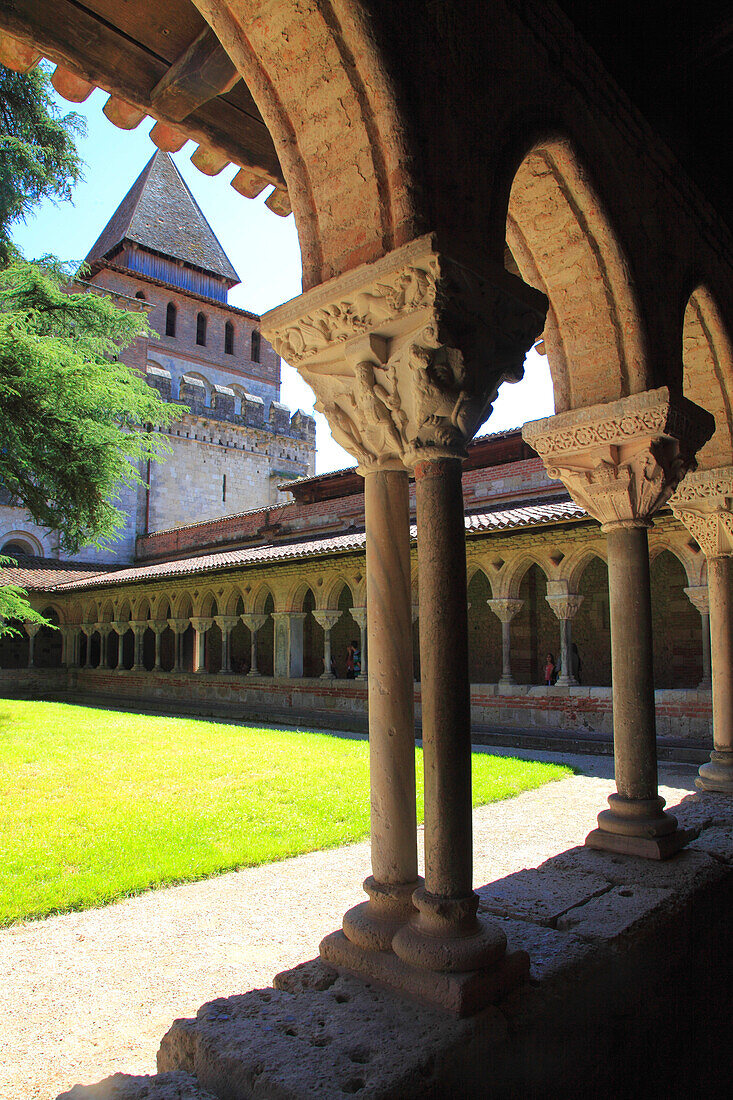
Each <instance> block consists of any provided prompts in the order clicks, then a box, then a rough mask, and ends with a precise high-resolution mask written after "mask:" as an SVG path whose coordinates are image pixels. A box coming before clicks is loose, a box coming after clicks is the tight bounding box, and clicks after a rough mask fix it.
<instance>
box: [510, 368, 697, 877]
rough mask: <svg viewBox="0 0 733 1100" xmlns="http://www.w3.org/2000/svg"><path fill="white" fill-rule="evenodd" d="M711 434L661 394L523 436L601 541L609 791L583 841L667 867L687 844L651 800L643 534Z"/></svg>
mask: <svg viewBox="0 0 733 1100" xmlns="http://www.w3.org/2000/svg"><path fill="white" fill-rule="evenodd" d="M714 429H715V423H714V420H713V417H712V416H711V415H710V414H709V413H707V412H705V411H704V410H703V409H701V408H699V407H698V406H697V405H693V404H692V402H690V401H687V400H686V399H685V398H682V397H679V396H674V395H672V394H671V393H670V391H669V390H668V389H667V388H666V387H665V388H661V389H658V390H646V391H643V392H641V393H636V394H632V395H631V396H630V397H625V398H622V399H621V400H619V401H614V402H610V403H608V404H604V405H593V406H591V407H589V408H584V409H576V410H572V411H569V412H564V413H559V414H558V415H556V416H553V417H547V418H546V419H544V420H536V421H533V422H531V423H529V424H525V426H524V428H523V435H524V438H525V439H526V440H527V442H528V443H529V444H530V446H532V447H534V449H535V450H536V451H537V453H538V454H539V455H540V457H541V458H542V460H543V461H544V464H545V467H546V468H547V472H548V474H549V476H550V477H552V478H559V479H560V480H562V481H563V483H564V484H565V486H566V488H567V490H568V492H569V493H570V495H571V496H572V498H573V500H575V501H576V502H577V503H578V504H580V505H581V506H582V507H583V508H585V509H586V510H587V511H588V512H589V514H590V515H592V516H593V517H594V518H595V519H596V520H598V522H599V523H600V524H601V530H602V531H604V532H605V534H606V539H607V547H608V587H609V599H610V612H611V668H612V685H613V737H614V763H615V773H616V787H617V793H616V794H612V795H611V796H610V797H609V800H608V801H609V807H610V808H609V809H608V810H604V811H602V812H601V813H600V814H599V815H598V828H597V829H594V830H593V831H592V832H591V833H590V834H589V835H588V837H587V838H586V844H587V845H588V846H589V847H592V848H601V849H605V850H607V851H613V852H622V853H624V854H627V855H638V856H644V857H647V858H650V859H666V858H667V857H669V856H671V855H674V853H675V852H677V851H679V850H680V848H682V847H684V845H685V844H686V843H688V841H689V840H690V839H692V836H693V834H692V833H690V832H685V831H682V830H680V829H678V828H677V821H676V819H675V818H674V817H672V816H671V815H670V814H668V813H665V812H664V799H662V798H660V796H659V792H658V784H657V745H656V727H655V714H654V674H653V655H652V621H651V595H650V584H649V546H648V541H647V529H648V527H649V526H650V525H651V518H652V516H653V515H654V513H655V512H656V511H658V509H659V508H661V507H662V506H663V505H664V504H666V503H667V502H668V501H669V499H670V497H671V496H672V493H673V492H674V491H675V489H676V488H677V486H678V485H679V483H680V482H681V481H682V478H683V477H684V476H685V474H686V473H687V471H688V470H690V469H694V468H695V455H696V453H697V451H698V450H699V449H700V447H702V445H703V444H704V443H705V442H706V441H707V440H708V439H709V438H710V437H711V435H712V434H713V431H714Z"/></svg>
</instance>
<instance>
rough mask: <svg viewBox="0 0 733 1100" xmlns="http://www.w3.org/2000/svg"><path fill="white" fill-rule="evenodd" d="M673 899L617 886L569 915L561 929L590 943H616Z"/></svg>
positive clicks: (660, 893)
mask: <svg viewBox="0 0 733 1100" xmlns="http://www.w3.org/2000/svg"><path fill="white" fill-rule="evenodd" d="M645 866H646V865H645ZM673 897H674V891H673V890H665V889H660V888H659V887H647V886H615V887H614V888H613V889H612V890H609V891H608V892H607V893H605V894H603V896H602V897H599V898H593V899H592V900H591V901H589V902H588V903H587V904H586V905H581V906H578V908H577V909H571V910H570V912H569V913H565V915H564V916H562V917H560V919H559V920H558V922H557V926H558V928H559V929H561V930H563V931H573V932H575V933H576V935H578V936H583V937H585V938H586V939H591V940H610V939H615V938H616V937H618V936H621V935H623V934H627V933H630V932H632V931H636V930H640V929H641V928H642V927H643V926H644V925H646V924H647V923H648V922H649V920H650V919H651V918H652V916H653V915H654V914H656V912H657V911H658V910H659V909H660V908H661V907H662V906H663V905H664V903H665V902H671V900H672V898H673Z"/></svg>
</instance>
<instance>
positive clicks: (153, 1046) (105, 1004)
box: [0, 750, 696, 1100]
mask: <svg viewBox="0 0 733 1100" xmlns="http://www.w3.org/2000/svg"><path fill="white" fill-rule="evenodd" d="M492 751H494V752H496V751H497V750H492ZM507 755H514V756H525V755H526V756H528V757H531V758H532V759H538V758H539V759H552V760H564V761H567V762H568V763H572V764H574V765H575V766H576V767H578V768H580V769H582V773H583V774H581V775H576V776H573V777H572V778H569V779H564V780H561V781H560V782H557V783H550V784H548V785H547V786H545V787H542V788H540V789H539V790H537V791H529V792H527V793H525V794H522V795H520V796H519V797H518V798H515V799H510V800H509V801H506V802H500V803H496V804H494V805H491V806H486V807H482V808H480V809H479V810H477V811H476V812H475V815H474V821H475V842H474V843H475V882H476V884H477V885H481V884H484V883H487V882H490V881H492V880H493V879H496V878H500V877H502V876H503V875H506V874H511V873H512V872H515V871H519V870H521V869H523V868H525V867H534V866H536V865H537V864H539V863H541V862H542V861H543V860H545V859H548V858H549V857H550V856H552V855H555V854H557V853H558V852H561V851H564V850H565V849H566V848H569V847H572V846H574V845H576V844H579V843H582V841H583V839H584V837H585V835H586V833H587V832H588V830H589V829H591V828H592V827H593V826H594V825H595V817H596V814H597V813H598V811H599V809H601V808H602V807H603V805H604V801H605V798H606V796H607V795H608V794H609V793H610V792H611V790H612V789H613V784H612V781H611V778H610V777H611V767H612V765H611V762H610V760H609V759H608V758H603V757H587V756H586V757H570V756H563V757H560V756H554V755H553V756H550V755H549V754H543V753H537V752H533V753H527V754H525V753H522V752H518V751H517V750H512V752H511V754H509V753H507ZM695 775H696V769H694V768H692V767H682V766H680V767H676V766H666V767H663V768H661V769H660V779H661V781H662V784H663V787H662V790H661V793H662V794H663V795H664V797H665V798H666V799H667V803H668V805H670V806H673V805H674V804H675V803H676V802H678V801H679V800H680V798H681V797H684V795H685V794H687V793H689V792H690V791H691V790H693V789H694V788H693V780H694V777H695ZM368 871H369V845H368V843H362V844H354V845H350V846H349V847H346V848H340V849H337V850H335V851H329V852H313V853H311V854H310V855H306V856H299V857H298V858H296V859H289V860H286V861H284V862H282V863H278V864H274V865H273V864H270V865H268V866H264V867H256V868H250V869H247V870H244V871H238V872H234V873H231V874H226V875H221V876H219V877H218V878H214V879H209V880H207V881H205V882H198V883H193V884H190V885H186V886H176V887H170V888H167V889H162V890H155V891H151V892H150V893H147V894H144V895H142V896H140V897H135V898H130V899H129V900H127V901H123V902H120V903H118V904H116V905H111V906H108V907H107V908H104V909H93V910H91V911H88V912H85V913H70V914H67V915H65V916H60V917H50V918H49V919H47V920H44V921H36V922H33V923H29V924H23V925H16V926H13V927H12V928H7V929H3V930H0V1100H52V1098H54V1097H56V1095H57V1094H58V1093H59V1092H60V1091H62V1090H63V1089H65V1088H69V1087H70V1086H71V1085H72V1084H74V1083H76V1082H83V1083H90V1082H92V1081H97V1080H99V1079H100V1078H102V1077H106V1076H107V1075H108V1074H111V1073H115V1072H117V1071H124V1072H127V1073H152V1072H154V1071H155V1055H156V1052H157V1049H158V1045H159V1043H160V1040H161V1038H162V1036H163V1035H164V1033H165V1032H166V1031H167V1030H168V1027H169V1026H170V1024H171V1021H172V1020H173V1019H174V1018H176V1017H178V1016H192V1015H195V1013H196V1011H197V1009H198V1008H199V1006H200V1005H201V1004H203V1003H204V1002H205V1001H208V1000H210V999H211V998H213V997H227V996H229V995H231V994H233V993H241V992H244V991H246V990H247V989H252V988H256V987H258V986H267V985H269V984H270V982H271V980H272V977H273V975H274V974H275V973H277V971H278V970H282V969H285V968H287V967H290V966H293V965H295V963H298V962H302V961H303V960H305V959H309V958H313V957H314V956H315V955H316V954H317V952H318V943H319V940H320V939H321V937H322V936H323V935H324V934H325V933H326V932H327V931H330V930H332V929H334V928H336V927H338V925H339V923H340V918H341V915H342V914H343V912H344V910H345V909H347V908H348V907H349V906H350V905H353V904H354V903H355V902H356V901H357V900H360V898H361V897H362V896H363V895H362V893H361V881H362V879H363V878H364V876H365V875H366V874H367V873H368Z"/></svg>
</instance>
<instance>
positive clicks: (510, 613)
mask: <svg viewBox="0 0 733 1100" xmlns="http://www.w3.org/2000/svg"><path fill="white" fill-rule="evenodd" d="M486 602H487V604H488V605H489V607H490V608H491V610H492V611H493V612H494V614H495V615H496V617H497V618H498V619H499V621H500V623H501V679H500V680H499V683H500V684H504V685H506V686H508V685H511V684H516V680H515V679H514V677H513V676H512V662H511V641H512V639H511V621H512V619H513V618H514V616H515V615H518V614H519V612H520V611H521V610H522V608H523V607H524V600H513V599H507V598H501V597H498V598H496V599H491V600H487V601H486Z"/></svg>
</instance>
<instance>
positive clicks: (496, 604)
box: [486, 597, 524, 623]
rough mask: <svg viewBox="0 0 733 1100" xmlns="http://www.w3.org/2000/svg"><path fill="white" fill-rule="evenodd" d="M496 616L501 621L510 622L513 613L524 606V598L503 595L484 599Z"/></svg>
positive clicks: (516, 612)
mask: <svg viewBox="0 0 733 1100" xmlns="http://www.w3.org/2000/svg"><path fill="white" fill-rule="evenodd" d="M486 602H487V604H488V605H489V607H490V608H491V610H492V611H493V612H494V614H495V615H496V617H497V618H498V619H499V621H500V622H502V623H510V622H511V621H512V619H513V618H514V616H515V615H518V614H519V612H520V611H521V610H522V608H523V607H524V600H514V599H509V598H504V597H497V598H496V599H492V600H487V601H486Z"/></svg>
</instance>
